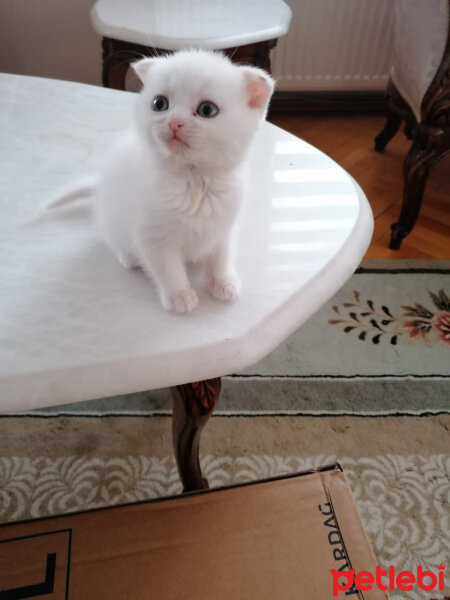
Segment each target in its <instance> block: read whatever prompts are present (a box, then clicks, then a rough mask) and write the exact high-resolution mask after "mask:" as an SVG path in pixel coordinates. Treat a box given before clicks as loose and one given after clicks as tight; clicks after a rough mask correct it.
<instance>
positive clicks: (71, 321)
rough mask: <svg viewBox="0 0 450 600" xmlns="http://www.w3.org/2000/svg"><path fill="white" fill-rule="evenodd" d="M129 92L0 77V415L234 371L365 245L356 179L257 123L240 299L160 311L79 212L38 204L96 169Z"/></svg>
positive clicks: (270, 344) (261, 351)
mask: <svg viewBox="0 0 450 600" xmlns="http://www.w3.org/2000/svg"><path fill="white" fill-rule="evenodd" d="M135 98H136V96H135V95H134V94H131V93H127V92H118V91H115V90H107V89H104V88H99V87H92V86H86V85H81V84H75V83H69V82H62V81H54V80H46V79H38V78H29V77H21V76H14V75H0V106H1V109H0V131H1V133H2V135H1V138H0V165H1V176H0V256H1V260H0V411H2V412H7V411H17V410H20V409H28V410H29V409H34V408H38V407H42V406H50V405H55V404H63V403H69V402H76V401H81V400H88V399H94V398H99V397H105V396H112V395H115V394H127V393H131V392H136V391H141V390H148V389H154V388H161V387H169V386H177V385H180V384H187V383H189V382H195V381H203V380H211V379H213V378H219V377H220V376H222V375H225V374H227V373H230V372H235V371H238V370H241V369H243V368H245V367H247V366H249V365H251V364H252V363H255V362H257V361H258V360H260V359H261V358H263V357H264V356H265V355H267V354H268V353H269V352H271V351H272V350H273V349H274V348H275V347H276V346H277V345H278V344H280V343H281V342H282V341H283V340H284V339H285V338H286V337H287V336H289V335H290V334H291V333H292V332H293V331H294V330H295V329H297V328H298V327H299V326H301V325H302V323H304V322H305V321H306V320H307V319H308V318H309V317H310V316H311V315H312V314H313V313H314V312H315V311H316V310H317V309H318V308H319V307H320V306H321V305H322V304H323V303H324V302H325V301H326V300H328V299H329V298H330V297H331V296H332V295H333V294H334V293H335V292H336V291H337V290H338V289H339V288H340V287H341V286H342V284H343V283H344V282H345V281H346V280H347V279H348V278H349V277H350V276H351V274H352V273H353V272H354V270H355V268H356V267H357V266H358V264H359V262H360V260H361V258H362V256H363V254H364V252H365V250H366V248H367V246H368V244H369V241H370V237H371V233H372V227H373V220H372V214H371V211H370V208H369V205H368V203H367V200H366V198H365V196H364V194H363V192H362V191H361V189H360V188H359V187H358V185H357V184H356V183H355V181H354V180H353V179H352V178H351V177H350V176H349V175H348V174H347V173H346V172H345V171H344V170H343V169H342V168H341V167H339V166H338V165H337V164H336V163H334V162H333V161H332V160H331V159H330V158H328V157H327V156H325V155H324V154H322V153H321V152H319V151H318V150H317V149H315V148H314V147H312V146H310V145H308V144H307V143H305V142H303V141H302V140H300V139H298V138H296V137H294V136H292V135H290V134H288V133H286V132H285V131H282V130H281V129H278V128H277V127H274V126H273V125H270V124H264V126H263V127H262V128H261V130H260V131H259V133H258V136H257V139H256V140H255V144H254V146H253V148H252V150H251V184H250V190H249V195H248V199H247V202H246V205H245V207H244V210H243V211H242V215H241V219H240V222H239V230H238V256H237V265H238V268H239V271H240V274H241V277H242V281H243V293H242V296H241V298H239V300H238V301H237V302H236V303H234V304H221V303H218V302H217V301H215V300H213V299H212V298H210V297H209V296H208V295H207V294H206V292H205V291H203V290H202V289H200V290H199V297H200V304H199V306H198V307H197V309H196V310H194V311H193V312H192V313H191V314H189V315H181V316H176V315H174V314H171V313H167V312H165V311H164V310H163V309H162V308H161V305H160V303H159V300H158V298H157V294H156V291H155V289H154V288H153V286H152V284H151V282H149V280H148V279H146V278H145V277H144V276H143V275H142V274H141V273H139V272H129V271H126V270H125V269H123V268H122V267H121V266H120V265H119V264H118V263H117V261H116V259H115V257H114V256H113V255H112V253H110V251H109V250H108V249H107V248H106V247H104V246H103V245H102V243H101V242H100V241H99V240H98V239H97V238H96V236H95V234H94V231H93V228H92V225H91V222H90V218H89V213H88V212H87V211H86V210H84V209H83V207H82V205H80V206H79V207H78V208H75V207H73V208H71V209H70V210H69V209H65V210H62V209H61V210H59V211H53V212H52V213H50V214H49V213H46V212H45V211H44V210H43V207H44V206H45V205H46V203H47V202H48V201H49V200H50V199H52V198H54V197H57V196H58V195H59V194H60V193H62V191H63V190H65V189H69V188H74V187H76V186H77V185H78V184H81V182H82V181H84V180H87V179H89V177H90V176H95V173H96V171H97V169H98V166H99V164H100V162H101V160H102V152H103V150H104V149H105V148H107V147H108V146H109V145H110V144H111V142H112V141H113V139H114V138H115V136H116V135H117V132H118V131H120V130H122V129H123V128H124V127H126V126H127V125H128V123H129V121H130V118H131V110H132V105H133V103H134V101H135ZM194 281H195V277H194ZM216 399H217V398H216ZM211 410H212V407H211Z"/></svg>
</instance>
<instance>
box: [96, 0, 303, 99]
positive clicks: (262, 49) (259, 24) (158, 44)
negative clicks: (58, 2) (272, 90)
mask: <svg viewBox="0 0 450 600" xmlns="http://www.w3.org/2000/svg"><path fill="white" fill-rule="evenodd" d="M290 19H291V11H290V8H289V7H288V6H287V5H286V4H285V3H284V2H283V1H282V0H258V2H254V1H252V0H250V1H247V2H240V1H239V0H228V2H226V3H222V2H220V3H214V2H205V0H193V1H191V2H184V1H183V0H165V1H164V2H158V0H132V1H131V2H127V3H124V2H117V0H97V2H96V3H95V5H94V7H93V8H92V11H91V21H92V25H93V27H94V29H95V31H97V33H99V34H100V35H101V36H102V47H103V69H102V82H103V85H104V86H105V87H111V88H114V89H120V90H124V89H125V81H126V74H127V71H128V68H129V65H130V62H132V61H134V60H137V59H138V58H140V57H142V56H154V55H159V54H164V53H167V52H173V51H175V50H179V49H181V48H207V49H211V50H222V51H223V52H224V53H225V54H227V55H228V56H229V57H230V58H231V59H232V60H233V61H234V62H238V63H248V64H252V65H255V66H257V67H261V68H263V69H265V70H266V71H268V72H270V71H271V68H270V51H271V49H272V48H274V47H275V46H276V43H277V39H278V38H279V37H280V36H282V35H284V34H285V33H287V30H288V28H289V23H290Z"/></svg>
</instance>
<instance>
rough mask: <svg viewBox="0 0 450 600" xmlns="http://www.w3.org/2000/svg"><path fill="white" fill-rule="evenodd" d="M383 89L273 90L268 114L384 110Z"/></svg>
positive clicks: (385, 104)
mask: <svg viewBox="0 0 450 600" xmlns="http://www.w3.org/2000/svg"><path fill="white" fill-rule="evenodd" d="M386 109H387V98H386V94H385V92H384V91H365V92H364V91H356V92H275V94H274V96H273V98H272V101H271V104H270V111H269V112H270V114H274V115H276V114H279V113H281V112H283V113H285V112H317V111H336V112H341V111H342V112H350V111H363V112H386Z"/></svg>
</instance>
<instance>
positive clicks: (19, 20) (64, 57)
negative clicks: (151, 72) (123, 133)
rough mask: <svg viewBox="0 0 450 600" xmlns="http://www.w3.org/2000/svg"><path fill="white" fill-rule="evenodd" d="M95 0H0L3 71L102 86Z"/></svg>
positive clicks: (0, 55)
mask: <svg viewBox="0 0 450 600" xmlns="http://www.w3.org/2000/svg"><path fill="white" fill-rule="evenodd" d="M93 4H94V0H0V71H4V72H7V73H19V74H22V75H36V76H40V77H52V78H56V79H69V80H72V81H81V82H84V83H92V84H98V85H100V84H101V38H100V37H99V36H98V35H97V34H96V33H95V32H94V31H93V30H92V27H91V24H90V20H89V11H90V9H91V6H92V5H93Z"/></svg>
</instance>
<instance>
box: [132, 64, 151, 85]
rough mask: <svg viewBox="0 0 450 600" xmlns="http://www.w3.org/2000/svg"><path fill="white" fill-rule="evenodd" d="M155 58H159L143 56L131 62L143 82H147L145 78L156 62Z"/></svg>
mask: <svg viewBox="0 0 450 600" xmlns="http://www.w3.org/2000/svg"><path fill="white" fill-rule="evenodd" d="M155 60H157V59H156V58H142V59H141V60H138V61H136V62H134V63H131V66H132V67H133V69H134V71H135V73H136V75H137V76H138V77H139V79H140V80H141V81H142V83H145V79H146V77H147V75H148V72H149V70H150V67H151V66H152V64H153V63H154V62H155Z"/></svg>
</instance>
